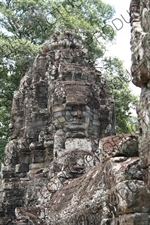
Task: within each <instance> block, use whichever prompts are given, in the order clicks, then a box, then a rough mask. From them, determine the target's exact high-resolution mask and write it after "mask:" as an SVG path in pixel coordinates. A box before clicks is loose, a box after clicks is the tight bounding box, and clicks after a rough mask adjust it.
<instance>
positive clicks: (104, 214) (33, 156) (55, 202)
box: [0, 0, 150, 225]
mask: <svg viewBox="0 0 150 225" xmlns="http://www.w3.org/2000/svg"><path fill="white" fill-rule="evenodd" d="M149 12H150V11H149V1H147V0H145V1H142V0H141V1H135V0H134V1H132V2H131V7H130V15H131V25H132V39H131V46H132V47H131V50H132V62H133V64H132V75H133V82H134V83H135V84H136V85H137V86H140V87H141V89H142V92H141V99H140V103H139V107H138V117H139V130H140V136H139V137H138V135H136V134H126V135H125V134H119V135H116V134H115V115H114V101H113V98H112V97H111V96H110V94H109V91H108V87H107V82H106V80H105V79H104V78H103V76H102V74H101V72H100V71H97V70H96V69H95V67H94V63H93V62H92V60H90V59H89V58H88V57H87V54H86V53H87V51H86V49H85V48H84V46H83V45H82V42H81V41H79V40H78V39H77V38H76V37H75V35H74V34H73V33H72V32H70V31H65V32H64V33H63V34H60V33H56V34H54V35H53V36H52V37H50V39H49V40H47V41H46V42H45V43H44V44H43V46H42V49H41V52H40V53H39V55H38V56H37V57H36V58H35V60H34V63H33V66H32V68H30V70H29V71H28V73H27V74H26V75H25V76H24V77H23V78H22V79H21V81H20V86H19V89H18V90H17V91H16V92H15V93H14V98H13V105H12V114H11V122H10V125H9V128H10V130H11V137H10V140H9V142H8V144H7V146H6V148H5V159H4V162H3V164H2V166H1V179H0V197H1V198H0V224H2V225H3V224H4V225H6V224H7V225H37V224H42V225H50V224H51V225H63V224H64V225H66V224H68V225H76V224H78V225H87V224H89V225H92V224H93V225H149V224H150V189H149V182H150V181H149V180H150V178H149V171H150V169H149V161H150V159H149V136H148V135H149V104H148V103H149V96H150V94H149V67H148V65H149V59H148V48H149V47H148V44H147V43H148V39H147V38H148V35H149V30H150V29H149V28H148V22H146V21H148V20H147V18H149V17H148V15H149ZM143 35H145V36H143ZM146 37H147V38H146ZM142 38H143V39H142ZM141 54H143V55H141ZM138 143H139V144H138Z"/></svg>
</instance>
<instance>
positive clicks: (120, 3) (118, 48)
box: [103, 0, 140, 95]
mask: <svg viewBox="0 0 150 225" xmlns="http://www.w3.org/2000/svg"><path fill="white" fill-rule="evenodd" d="M103 1H104V2H106V3H109V4H110V5H113V6H114V7H115V10H116V14H115V16H114V18H113V19H112V21H111V22H110V23H109V24H110V25H111V26H112V27H113V28H114V30H115V31H116V34H117V35H116V44H114V45H113V46H110V48H109V52H108V53H107V54H108V55H112V56H117V57H118V58H119V59H121V60H123V62H124V66H125V68H126V69H127V70H128V71H129V72H130V67H131V51H130V37H131V26H130V23H129V14H128V12H129V6H130V0H103ZM131 88H132V90H133V93H134V94H138V95H139V93H140V88H136V87H135V86H134V85H131Z"/></svg>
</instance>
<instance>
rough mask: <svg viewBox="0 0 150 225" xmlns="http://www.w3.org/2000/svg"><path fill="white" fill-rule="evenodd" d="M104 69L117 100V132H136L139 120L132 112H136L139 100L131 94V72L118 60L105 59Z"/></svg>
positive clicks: (111, 90)
mask: <svg viewBox="0 0 150 225" xmlns="http://www.w3.org/2000/svg"><path fill="white" fill-rule="evenodd" d="M102 67H103V68H104V73H103V75H104V76H105V77H106V79H107V81H108V86H109V89H110V92H111V94H112V95H113V97H114V100H115V113H116V132H117V133H130V132H135V131H136V129H137V120H136V118H135V117H133V116H132V112H131V110H135V108H136V105H137V102H138V99H137V97H136V96H134V95H133V94H132V93H131V89H130V87H129V82H130V81H131V77H130V74H129V72H128V71H127V70H125V69H124V67H123V63H122V61H120V60H119V59H118V58H105V59H104V60H103V62H102Z"/></svg>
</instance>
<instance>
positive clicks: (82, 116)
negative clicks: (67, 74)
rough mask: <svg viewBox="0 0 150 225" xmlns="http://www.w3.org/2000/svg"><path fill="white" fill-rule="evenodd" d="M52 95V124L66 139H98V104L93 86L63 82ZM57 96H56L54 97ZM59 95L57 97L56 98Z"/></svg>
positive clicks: (75, 82) (83, 83)
mask: <svg viewBox="0 0 150 225" xmlns="http://www.w3.org/2000/svg"><path fill="white" fill-rule="evenodd" d="M58 86H59V90H61V92H60V95H59V93H58V89H57V88H55V91H54V93H53V98H54V101H53V105H52V123H53V124H54V126H55V128H56V130H58V129H63V130H64V132H65V133H66V135H67V136H68V137H88V136H89V135H92V136H96V137H99V130H100V116H99V115H100V104H99V102H98V100H97V99H96V96H95V95H94V90H93V86H92V85H90V84H86V83H85V82H77V81H64V82H60V83H59V85H58ZM56 94H57V95H56ZM58 95H59V96H58Z"/></svg>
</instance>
